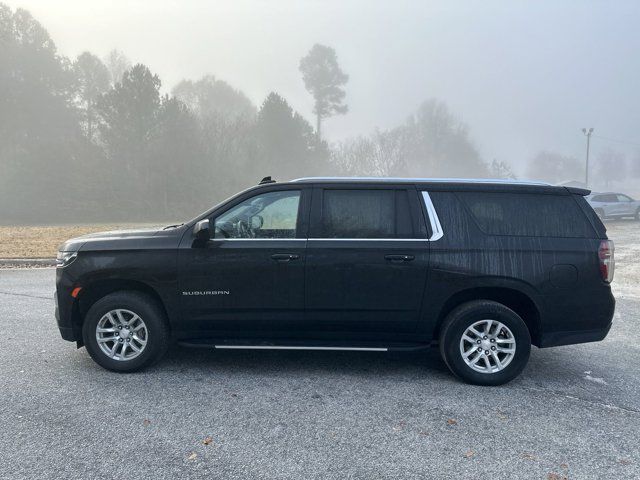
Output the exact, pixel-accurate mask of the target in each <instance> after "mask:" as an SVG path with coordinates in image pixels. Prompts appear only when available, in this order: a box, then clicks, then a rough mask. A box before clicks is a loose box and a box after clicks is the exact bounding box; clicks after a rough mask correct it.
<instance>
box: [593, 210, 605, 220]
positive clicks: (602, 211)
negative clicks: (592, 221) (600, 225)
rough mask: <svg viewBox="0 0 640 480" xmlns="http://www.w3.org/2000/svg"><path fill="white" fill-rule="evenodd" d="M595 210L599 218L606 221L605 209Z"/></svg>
mask: <svg viewBox="0 0 640 480" xmlns="http://www.w3.org/2000/svg"><path fill="white" fill-rule="evenodd" d="M595 212H596V215H598V218H599V219H600V220H601V221H603V222H604V219H605V216H604V210H603V209H601V208H596V209H595Z"/></svg>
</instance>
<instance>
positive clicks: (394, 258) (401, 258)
mask: <svg viewBox="0 0 640 480" xmlns="http://www.w3.org/2000/svg"><path fill="white" fill-rule="evenodd" d="M384 258H385V260H389V261H390V262H392V263H401V262H410V261H411V260H413V259H414V258H415V257H414V256H413V255H404V254H398V255H385V256H384Z"/></svg>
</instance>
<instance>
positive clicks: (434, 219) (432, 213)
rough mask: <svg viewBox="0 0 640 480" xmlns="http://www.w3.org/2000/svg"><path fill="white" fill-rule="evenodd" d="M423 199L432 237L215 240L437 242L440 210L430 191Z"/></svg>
mask: <svg viewBox="0 0 640 480" xmlns="http://www.w3.org/2000/svg"><path fill="white" fill-rule="evenodd" d="M422 199H423V200H424V205H425V207H426V209H427V216H428V217H429V224H430V225H431V237H429V238H214V239H212V240H214V241H221V242H235V241H241V242H246V241H258V242H264V241H267V242H282V241H288V242H292V241H293V242H306V241H310V242H435V241H437V240H440V239H441V238H442V237H443V236H444V232H443V230H442V225H441V224H440V219H439V218H438V212H436V208H435V207H434V206H433V202H432V201H431V197H430V196H429V192H427V191H422Z"/></svg>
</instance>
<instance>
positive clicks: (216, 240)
mask: <svg viewBox="0 0 640 480" xmlns="http://www.w3.org/2000/svg"><path fill="white" fill-rule="evenodd" d="M211 241H214V242H251V241H253V242H264V241H267V242H283V241H284V242H306V241H307V239H306V238H212V239H211Z"/></svg>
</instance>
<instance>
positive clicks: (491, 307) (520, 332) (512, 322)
mask: <svg viewBox="0 0 640 480" xmlns="http://www.w3.org/2000/svg"><path fill="white" fill-rule="evenodd" d="M480 320H497V321H500V322H502V323H503V324H504V325H505V326H506V327H507V328H509V330H511V332H512V333H513V337H514V339H515V344H516V350H515V353H514V356H513V359H512V360H511V363H509V364H508V365H507V366H506V367H505V368H504V369H503V370H500V371H498V372H495V373H482V372H478V371H476V370H473V369H472V368H471V367H470V366H469V365H467V364H466V363H465V361H464V359H463V358H462V354H461V352H460V341H461V339H462V335H463V334H464V333H465V331H466V330H467V328H469V327H470V326H471V325H473V324H474V323H475V322H477V321H480ZM530 352H531V335H530V334H529V329H528V328H527V325H526V324H525V323H524V321H523V320H522V318H520V316H519V315H518V314H517V313H515V312H514V311H513V310H511V309H510V308H508V307H506V306H504V305H502V304H501V303H498V302H494V301H491V300H475V301H473V302H468V303H464V304H462V305H460V306H458V307H456V308H455V309H454V310H453V311H452V312H451V313H449V315H447V318H445V320H444V322H443V324H442V327H441V329H440V354H441V355H442V358H443V360H444V362H445V363H446V364H447V366H448V367H449V370H451V372H452V373H453V374H454V375H456V376H457V377H458V378H460V379H462V380H463V381H465V382H467V383H471V384H474V385H503V384H505V383H507V382H510V381H511V380H513V379H514V378H516V377H517V376H518V375H519V374H520V372H522V370H523V369H524V367H525V366H526V365H527V361H528V360H529V354H530Z"/></svg>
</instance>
